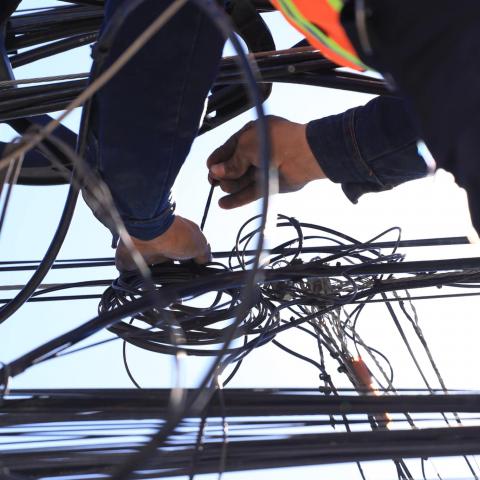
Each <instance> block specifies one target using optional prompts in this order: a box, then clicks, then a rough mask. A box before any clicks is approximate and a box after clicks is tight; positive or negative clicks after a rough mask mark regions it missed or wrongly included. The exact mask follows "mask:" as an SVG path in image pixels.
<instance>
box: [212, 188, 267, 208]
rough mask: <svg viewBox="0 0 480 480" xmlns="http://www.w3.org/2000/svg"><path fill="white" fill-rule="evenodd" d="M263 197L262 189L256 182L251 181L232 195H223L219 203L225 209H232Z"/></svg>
mask: <svg viewBox="0 0 480 480" xmlns="http://www.w3.org/2000/svg"><path fill="white" fill-rule="evenodd" d="M260 197H261V194H260V190H259V189H258V185H257V183H256V182H254V183H250V184H249V185H248V186H247V187H245V188H243V189H242V190H240V191H238V192H236V193H232V194H231V195H226V196H225V197H222V198H221V199H220V200H219V201H218V204H219V206H220V207H221V208H224V209H225V210H231V209H233V208H238V207H242V206H243V205H247V204H248V203H250V202H253V201H254V200H258V199H259V198H260Z"/></svg>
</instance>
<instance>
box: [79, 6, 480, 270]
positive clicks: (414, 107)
mask: <svg viewBox="0 0 480 480" xmlns="http://www.w3.org/2000/svg"><path fill="white" fill-rule="evenodd" d="M124 1H125V0H107V1H106V11H105V22H106V24H108V22H109V21H110V20H111V19H112V17H113V15H114V13H115V11H116V10H117V9H119V8H122V4H123V2H124ZM170 3H171V0H146V1H145V2H144V3H143V4H142V5H141V6H140V7H138V8H137V10H135V11H134V13H133V14H132V15H131V16H130V18H128V20H127V21H126V22H125V24H124V25H123V27H122V29H121V31H120V33H119V34H118V35H117V37H116V40H115V42H114V45H113V48H112V50H111V52H110V54H109V58H108V61H107V66H108V65H109V64H110V63H111V62H113V61H114V60H115V59H116V58H117V57H118V55H119V54H120V53H121V52H122V51H124V50H125V48H126V47H127V46H128V45H130V44H131V42H132V41H133V40H134V39H135V38H136V37H137V36H138V35H139V33H140V32H142V31H143V30H144V29H145V27H146V26H148V25H149V24H150V22H151V21H152V18H153V17H154V16H156V15H159V14H160V13H161V12H162V11H163V10H164V9H165V8H166V7H167V6H168V5H169V4H170ZM273 3H274V4H275V6H277V7H278V8H279V9H280V10H282V12H283V13H284V14H285V16H286V17H287V19H288V20H289V21H290V22H291V23H293V24H295V25H296V26H297V27H298V28H299V29H300V30H301V31H302V32H303V33H305V35H306V37H307V38H308V39H309V41H311V42H312V43H313V44H314V45H315V46H317V47H318V48H320V50H321V51H322V53H323V54H324V55H325V56H327V57H328V58H331V59H332V60H334V61H336V62H337V63H339V64H340V65H345V66H349V67H351V68H356V69H364V68H366V65H370V66H373V67H374V68H376V69H377V70H379V71H381V72H382V73H384V75H385V77H386V78H387V79H388V81H389V82H390V84H391V85H392V88H394V89H396V90H397V92H400V93H401V98H393V97H379V98H376V99H374V100H372V101H370V102H369V103H367V104H366V105H365V106H361V107H357V108H354V109H351V110H349V111H347V112H345V113H342V114H340V115H334V116H330V117H325V118H321V119H318V120H313V121H311V122H309V123H308V124H305V125H304V124H298V123H295V122H291V121H289V120H286V119H283V118H279V117H268V119H267V121H268V126H269V129H270V133H271V142H272V147H273V152H272V158H271V162H272V163H273V164H274V165H275V166H276V167H277V169H278V172H279V177H280V191H281V192H289V191H294V190H298V189H300V188H302V187H303V186H304V185H306V184H307V183H308V182H310V181H312V180H317V179H322V178H329V179H330V180H332V181H334V182H337V183H341V184H342V188H343V190H344V192H345V194H346V195H347V197H348V198H349V199H350V200H352V201H354V202H355V201H357V199H358V198H359V197H360V196H361V195H362V194H363V193H366V192H372V191H382V190H385V189H389V188H392V187H393V186H395V185H398V184H399V183H402V182H404V181H407V180H412V179H415V178H420V177H422V176H424V175H426V174H427V167H426V164H425V162H424V160H423V158H422V157H421V156H420V155H419V153H418V149H417V143H418V141H419V139H420V138H423V139H424V140H426V142H427V144H428V146H429V147H430V149H431V150H432V152H433V153H434V155H435V157H436V159H439V165H441V166H444V167H447V168H448V167H450V170H451V171H453V172H454V173H458V172H460V179H461V181H462V182H463V185H464V186H466V187H467V189H468V188H469V187H470V186H471V185H476V183H475V182H476V181H477V180H476V179H477V178H478V175H479V174H477V173H475V175H474V176H473V177H470V173H471V170H472V169H471V168H470V167H468V168H466V170H465V169H463V170H462V168H463V167H464V166H465V164H464V163H462V162H459V160H458V159H460V158H462V156H463V154H468V153H471V152H472V151H473V150H472V148H476V143H475V142H476V139H475V136H474V135H473V133H472V131H471V129H466V130H465V132H464V133H465V142H466V143H460V144H458V143H455V139H458V138H459V135H458V129H459V128H461V127H462V126H463V127H465V124H466V123H468V121H467V120H466V119H464V118H461V119H458V120H459V124H460V125H452V126H451V130H452V131H453V133H454V135H451V136H449V135H446V136H447V137H448V138H442V135H438V134H437V131H436V128H437V127H438V128H439V129H440V131H441V132H442V133H443V134H444V135H445V134H446V133H447V131H446V125H447V124H448V122H447V121H446V120H445V118H446V117H447V116H446V115H445V114H444V113H445V112H443V117H444V118H443V119H441V118H437V117H436V118H434V119H432V118H431V112H430V111H429V110H428V108H427V107H428V106H429V105H430V104H431V103H432V102H433V103H435V101H437V104H436V105H435V106H434V109H433V110H432V112H434V113H436V114H437V113H438V114H439V113H440V111H441V110H442V107H441V106H440V105H438V103H441V102H439V100H438V99H439V98H440V99H441V101H444V102H445V105H448V106H449V107H452V103H453V102H454V101H453V100H452V98H450V97H449V98H446V97H440V95H445V92H447V90H446V89H445V88H446V87H445V83H446V82H447V81H448V80H447V79H446V80H440V79H438V78H437V76H436V75H437V74H438V72H440V71H442V72H443V71H444V70H443V69H444V66H443V65H441V62H442V61H443V55H446V56H447V57H448V59H449V61H450V63H448V62H446V65H449V66H453V65H454V62H453V60H452V59H451V58H450V57H451V56H452V55H453V51H455V52H456V51H457V49H455V50H453V45H454V42H453V40H452V38H451V37H450V36H448V37H447V38H443V37H442V35H441V34H442V32H447V33H449V34H450V33H451V34H452V35H453V34H454V33H458V29H459V28H460V23H459V22H461V20H462V18H463V17H462V16H461V15H460V14H459V13H458V12H457V3H456V7H455V10H456V11H455V13H454V14H453V15H450V13H448V15H447V6H448V4H449V2H447V0H435V2H434V1H433V0H424V1H423V2H416V1H414V0H406V1H405V2H396V1H395V0H368V1H367V0H365V1H360V0H357V1H356V2H355V1H353V0H348V1H346V2H343V1H342V0H319V1H318V2H311V1H309V0H273ZM364 3H366V4H367V5H366V6H365V5H364ZM468 4H472V2H469V1H467V0H460V6H461V7H465V8H468ZM403 8H404V11H403V10H402V9H403ZM472 8H473V9H474V10H477V7H472ZM429 9H431V10H429ZM399 12H400V13H399ZM427 12H429V14H428V16H426V14H427ZM442 15H443V17H442ZM445 15H447V17H448V18H449V19H452V20H453V21H454V22H453V26H451V25H450V24H449V23H448V22H446V21H445V20H444V21H443V23H442V22H440V20H438V19H437V17H438V18H439V19H441V18H444V17H445ZM431 18H434V19H435V20H434V21H439V22H440V23H438V24H435V25H434V28H431V29H430V30H431V35H430V34H427V33H426V31H427V30H429V29H428V28H425V27H426V26H427V25H428V26H429V27H430V19H431ZM425 19H426V20H425ZM463 20H465V18H463ZM471 20H472V21H471V22H467V23H468V25H466V30H465V31H466V32H467V33H471V31H470V27H471V25H473V24H474V22H473V19H471ZM425 21H427V22H428V23H425ZM456 22H458V23H456ZM388 25H390V27H389V26H388ZM462 25H463V26H465V22H464V23H463V24H462ZM463 26H462V28H463ZM429 35H430V36H429ZM432 37H433V38H435V39H437V40H438V41H439V42H440V44H441V45H442V46H446V47H448V48H445V49H443V50H441V52H440V51H437V45H436V44H429V43H428V40H429V39H431V38H432ZM398 39H401V42H399V41H398ZM400 44H401V45H400ZM223 45H224V41H223V39H222V38H221V35H220V34H219V33H218V32H217V30H216V28H215V27H214V26H213V24H212V23H211V21H210V20H209V18H208V17H207V16H206V15H205V14H204V13H202V12H201V11H200V10H199V9H198V8H197V7H196V6H195V5H193V4H190V3H189V4H187V5H186V6H184V7H183V8H182V9H181V11H180V12H179V13H178V14H177V15H176V16H175V17H174V18H173V19H172V20H170V22H169V23H168V24H167V25H166V26H165V27H164V28H163V29H162V30H161V31H160V32H159V33H158V34H157V36H156V37H155V38H154V39H153V40H151V41H150V42H149V43H148V44H147V45H146V46H145V47H144V48H143V49H142V50H141V51H140V52H139V53H138V54H137V55H136V56H135V57H134V58H133V59H132V60H131V61H130V62H129V63H128V64H127V65H126V66H125V67H124V68H123V69H122V70H121V72H120V73H119V74H118V75H117V76H116V77H115V78H114V79H113V80H111V81H110V83H109V84H108V85H107V86H106V87H105V88H104V89H102V90H101V91H100V92H99V93H98V94H97V96H96V98H95V108H94V113H95V115H94V116H95V118H94V128H93V130H92V140H91V142H90V149H89V156H88V158H89V162H90V163H91V165H92V166H93V167H94V168H95V170H96V171H97V172H98V174H99V175H100V176H101V177H102V178H103V180H104V181H105V182H106V183H107V185H108V186H109V188H110V190H111V192H112V195H113V198H114V201H115V203H116V206H117V208H118V210H119V212H120V215H121V217H122V219H123V221H124V223H125V225H126V227H127V230H128V232H129V233H130V235H131V237H132V240H133V243H134V245H135V246H136V248H137V249H138V250H139V252H140V253H141V254H142V255H143V257H144V258H145V260H146V261H147V263H150V264H153V263H158V262H161V261H164V260H165V259H178V260H187V259H194V260H195V261H197V262H199V263H204V262H206V261H208V259H209V257H210V252H209V246H208V242H207V240H206V238H205V237H204V235H203V234H202V232H201V231H200V229H199V228H198V226H197V225H196V224H194V223H193V222H191V221H190V220H187V219H185V218H183V217H181V216H180V215H175V213H174V208H173V206H172V203H171V201H170V189H171V187H172V185H173V183H174V181H175V178H176V176H177V174H178V171H179V169H180V167H181V166H182V164H183V162H184V160H185V158H186V156H187V154H188V152H189V150H190V147H191V144H192V142H193V140H194V138H195V136H196V134H197V130H198V126H199V123H200V119H201V116H202V112H203V107H204V100H205V98H206V96H207V93H208V91H209V89H210V86H211V85H212V83H213V81H214V78H215V75H216V73H217V70H218V65H219V61H220V57H221V52H222V49H223ZM417 47H418V48H417ZM477 52H478V50H477V51H475V52H474V53H472V52H465V54H462V55H460V57H459V58H460V59H463V58H466V57H468V55H471V56H472V57H475V55H477ZM389 55H391V57H390V56H389ZM415 55H416V56H415ZM429 55H431V57H430V56H429ZM473 60H474V58H472V59H470V60H469V62H468V65H469V66H472V65H473V64H474V63H475V64H478V62H474V61H473ZM424 63H426V64H427V65H425V64H424ZM427 67H428V68H430V69H431V71H430V70H429V69H428V68H427ZM457 70H458V69H455V70H453V71H452V72H451V74H450V75H448V76H447V77H448V79H450V78H451V77H452V76H454V74H455V75H457V76H458V77H462V76H463V75H460V74H459V72H458V71H457ZM471 70H472V72H473V71H474V69H473V67H472V68H471ZM469 71H470V70H469ZM417 72H418V75H417ZM444 74H445V72H444ZM417 77H418V78H417ZM424 83H425V85H424ZM455 85H456V86H466V85H470V84H469V80H468V79H464V80H462V81H460V80H458V81H457V82H456V83H455ZM428 88H433V90H434V91H433V92H426V90H428ZM470 92H471V88H470V90H465V93H461V94H460V97H462V101H463V103H462V106H465V101H466V95H467V93H470ZM424 96H425V97H428V100H427V99H426V98H424ZM456 96H457V97H458V95H456ZM456 96H455V95H453V96H452V97H456ZM475 98H476V96H475ZM434 100H435V101H434ZM474 106H475V108H476V104H475V103H474ZM474 106H472V109H469V112H470V113H471V114H472V115H474V114H475V115H478V114H477V113H476V112H480V109H478V108H477V109H476V110H474V109H473V107H474ZM452 108H453V107H452ZM454 112H455V113H456V114H457V115H458V114H459V112H458V111H457V110H456V109H454ZM440 116H441V115H440ZM455 118H457V117H455ZM432 125H433V127H432ZM449 132H450V131H449ZM462 138H463V137H462ZM455 148H457V150H456V151H453V150H452V149H455ZM476 151H478V150H476ZM452 152H453V156H452ZM258 155H259V154H258V137H257V134H256V129H255V128H254V123H250V124H247V125H246V126H245V127H244V128H243V129H241V130H240V131H239V132H237V134H235V135H234V136H233V137H232V138H230V139H229V140H228V141H227V142H226V143H225V144H224V145H223V146H222V147H220V148H219V149H217V150H216V151H215V152H213V153H212V155H211V156H210V157H209V159H208V160H207V166H208V169H209V172H208V176H209V179H210V181H211V182H212V183H215V184H218V185H219V186H220V188H221V189H222V190H223V191H224V192H226V193H227V195H226V196H225V197H223V198H222V199H220V206H221V207H223V208H227V209H228V208H235V207H238V206H240V205H244V204H246V203H248V202H250V201H252V200H254V199H256V198H258V196H259V193H258V189H257V186H256V182H257V175H256V169H257V168H258V166H259V162H260V160H259V157H258ZM459 165H461V166H462V168H460V170H459V169H458V168H457V167H458V166H459ZM472 165H473V164H472ZM472 182H473V183H472ZM469 198H470V200H471V199H472V196H471V195H470V196H469ZM471 205H472V202H471ZM479 218H480V217H479ZM116 264H117V267H118V268H119V269H120V270H130V269H133V268H135V265H134V263H133V261H132V259H131V258H130V255H129V253H128V252H127V249H126V247H125V245H123V243H122V242H120V243H119V245H118V247H117V253H116Z"/></svg>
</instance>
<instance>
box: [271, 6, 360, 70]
mask: <svg viewBox="0 0 480 480" xmlns="http://www.w3.org/2000/svg"><path fill="white" fill-rule="evenodd" d="M332 1H334V2H341V1H342V0H332ZM278 3H279V4H280V6H281V8H282V10H283V12H284V13H285V15H287V16H288V17H289V18H290V19H291V20H292V21H293V22H294V23H296V24H297V25H299V26H300V27H302V28H303V29H304V30H306V31H307V32H309V33H310V34H311V35H312V36H313V37H315V38H316V39H317V40H318V41H319V42H320V43H323V44H324V45H325V46H326V47H328V48H329V49H330V50H332V51H334V52H335V53H336V54H338V55H340V56H341V57H343V58H345V59H346V60H348V61H349V62H351V63H353V64H354V65H357V66H359V67H361V68H365V65H364V64H363V63H362V62H361V60H360V59H359V58H358V57H357V56H355V55H352V54H351V53H350V52H348V51H347V50H345V49H344V48H343V47H342V46H341V45H339V44H338V43H337V42H335V41H334V40H332V39H331V38H330V37H329V36H328V35H325V34H324V33H323V32H322V31H321V30H320V29H319V28H317V27H316V26H315V25H314V24H313V23H311V22H309V21H308V20H307V19H306V18H305V17H304V16H303V15H302V14H301V13H300V12H299V10H298V9H297V7H296V6H295V4H294V3H293V2H292V1H291V0H278Z"/></svg>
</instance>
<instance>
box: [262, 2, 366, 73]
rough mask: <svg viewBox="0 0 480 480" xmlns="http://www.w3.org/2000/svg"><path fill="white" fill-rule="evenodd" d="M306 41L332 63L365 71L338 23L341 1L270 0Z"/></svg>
mask: <svg viewBox="0 0 480 480" xmlns="http://www.w3.org/2000/svg"><path fill="white" fill-rule="evenodd" d="M270 1H271V3H272V4H273V5H274V6H275V7H276V8H277V9H278V10H280V11H281V12H282V13H283V15H284V16H285V18H286V19H287V20H288V21H289V23H291V24H292V25H293V26H294V27H295V28H296V29H297V30H299V31H300V32H301V33H302V34H303V35H305V37H306V38H307V40H308V41H309V42H310V43H311V44H312V45H313V46H314V47H316V48H318V49H319V50H320V52H321V53H322V54H323V55H324V56H325V57H326V58H328V59H329V60H331V61H332V62H335V63H337V64H338V65H341V66H345V67H350V68H354V69H356V70H364V69H365V66H364V65H363V63H362V62H361V60H360V59H359V58H358V55H357V53H356V52H355V49H354V48H353V46H352V44H351V42H350V40H349V38H348V37H347V34H346V33H345V30H344V29H343V27H342V24H341V23H340V13H341V10H342V6H343V0H270Z"/></svg>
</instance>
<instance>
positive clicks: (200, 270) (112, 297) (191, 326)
mask: <svg viewBox="0 0 480 480" xmlns="http://www.w3.org/2000/svg"><path fill="white" fill-rule="evenodd" d="M255 220H256V217H254V218H252V219H250V220H249V221H248V222H246V223H245V224H244V225H243V226H242V228H241V229H240V231H239V233H238V236H237V241H236V244H235V247H234V248H233V250H232V252H231V255H230V257H229V258H228V259H227V262H226V263H227V265H228V266H226V265H224V264H222V263H218V262H215V263H211V264H209V265H206V266H196V265H194V264H193V263H189V264H173V263H169V264H163V265H157V266H155V267H153V268H152V280H153V282H154V284H155V285H156V288H157V289H158V291H160V292H161V291H162V289H163V288H164V287H170V288H175V286H179V285H185V284H188V283H189V282H192V281H193V280H195V281H197V282H198V281H199V280H200V281H201V279H212V278H215V277H219V278H221V279H222V281H221V282H218V284H217V286H216V290H215V291H210V292H208V293H207V294H205V292H204V291H202V292H200V293H199V294H193V295H192V296H191V298H189V299H188V300H186V301H182V299H178V300H180V301H173V302H172V303H171V304H170V305H168V306H167V307H165V308H161V309H158V308H151V309H148V310H147V311H144V312H142V313H139V314H137V315H135V316H133V317H132V318H131V319H130V321H129V322H128V323H127V322H121V323H117V324H115V325H114V326H112V327H111V328H110V330H111V331H112V332H114V333H115V334H117V335H119V336H120V337H122V338H123V339H124V340H126V341H127V342H130V343H132V344H133V345H136V346H137V347H141V348H145V349H147V350H151V351H154V352H159V353H174V352H176V351H177V349H178V347H182V349H184V350H185V351H186V352H187V353H188V354H190V355H201V356H206V355H216V354H217V353H218V346H219V344H220V343H221V341H222V338H224V334H225V330H226V329H227V328H228V326H229V325H230V324H231V321H233V319H234V318H235V316H236V314H237V310H238V307H239V305H240V303H241V301H242V296H241V290H242V282H241V278H242V275H243V274H242V272H243V271H245V270H246V269H247V268H248V265H249V263H250V258H251V256H250V254H249V251H248V247H249V245H250V243H251V242H252V240H253V239H254V238H255V236H256V235H257V234H258V230H257V229H256V228H252V225H254V221H255ZM278 229H279V230H281V231H282V232H281V233H283V231H286V230H287V229H288V230H289V232H288V233H290V231H293V232H294V233H293V235H290V238H288V239H287V240H286V241H283V242H282V243H280V244H279V245H277V246H276V247H275V248H272V249H271V251H270V253H269V255H268V257H265V258H264V260H263V264H264V269H263V277H264V278H263V280H262V281H261V282H260V283H259V285H258V286H257V287H256V291H255V295H254V296H253V298H254V303H253V304H252V305H250V308H249V309H248V310H247V313H246V314H245V315H244V317H243V318H242V320H241V323H240V324H239V326H238V328H237V330H236V332H235V338H236V339H237V344H236V346H232V347H231V348H230V349H229V350H228V352H226V353H228V354H229V355H230V360H233V361H235V360H239V359H240V358H241V357H243V356H244V355H245V354H247V353H248V352H250V351H251V350H252V349H254V348H256V347H258V346H260V345H263V344H265V343H267V342H269V341H271V340H273V339H274V338H275V335H276V333H278V332H279V331H283V330H285V329H287V328H290V327H295V326H298V325H300V324H301V323H303V322H309V323H310V324H311V325H314V326H315V328H316V329H317V328H320V325H321V324H323V325H324V326H325V328H326V329H328V328H330V327H333V326H334V324H335V323H336V322H338V319H339V315H340V314H339V312H340V309H341V307H342V306H344V305H346V304H348V303H350V302H352V301H354V300H355V299H356V297H357V295H358V294H359V292H364V291H366V290H368V289H371V288H372V287H373V286H374V284H375V282H376V280H378V278H379V275H361V276H356V275H355V268H356V267H357V266H359V265H368V264H378V263H387V262H390V263H391V262H399V261H401V260H402V259H403V256H402V255H400V254H398V253H396V252H395V251H396V245H397V243H398V240H399V230H398V229H390V230H388V231H386V232H384V233H382V234H381V235H379V236H378V237H376V238H375V239H373V240H372V241H375V240H377V239H379V238H380V237H382V236H384V235H386V234H387V233H389V232H392V231H394V232H396V233H397V237H398V239H397V240H396V241H395V242H393V248H392V251H391V253H389V254H387V255H384V254H382V253H381V252H380V250H378V249H375V248H373V247H371V246H370V245H371V243H372V242H368V243H367V244H364V243H361V242H358V241H356V240H355V239H353V238H351V237H348V236H346V235H343V234H341V233H339V232H335V231H333V230H331V229H328V228H325V227H320V226H318V225H312V224H303V223H300V222H298V221H297V220H296V219H294V218H291V217H286V216H284V215H280V216H279V223H278ZM322 252H324V253H322ZM332 265H333V266H336V268H337V269H339V268H341V270H342V273H341V274H337V275H335V276H325V275H321V272H320V270H321V269H323V268H325V267H327V268H328V267H329V266H332ZM148 294H149V292H148V290H146V289H145V288H144V281H143V279H142V278H141V277H140V276H139V275H137V274H135V273H133V274H124V275H122V276H121V277H120V278H119V279H118V280H116V281H115V282H114V283H113V285H112V286H111V287H109V288H108V289H107V290H106V291H105V293H104V294H103V296H102V299H101V301H100V305H99V313H100V314H102V313H105V312H107V311H113V310H115V309H116V308H118V307H120V306H123V305H125V304H127V303H129V302H131V301H133V300H136V299H138V298H139V297H142V296H145V295H148ZM206 303H207V305H206ZM285 313H286V314H288V318H284V317H285V315H284V314H285ZM327 325H329V326H330V327H327ZM173 326H176V327H178V328H179V329H180V330H181V332H182V336H183V339H182V341H181V342H180V345H178V344H176V345H175V344H173V343H172V341H171V336H172V332H171V329H172V328H173ZM340 328H342V329H343V328H345V325H342V326H341V325H339V324H337V325H335V330H337V331H339V329H340ZM242 339H243V340H242Z"/></svg>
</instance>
